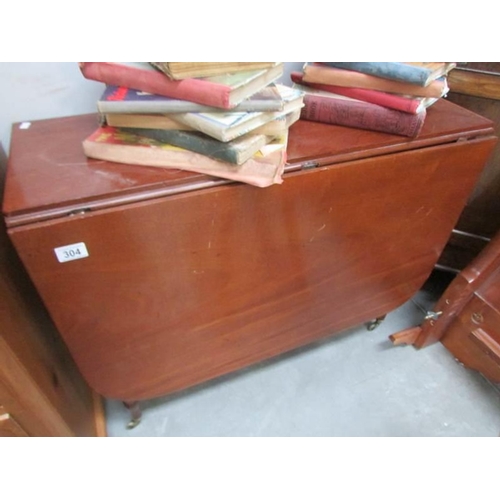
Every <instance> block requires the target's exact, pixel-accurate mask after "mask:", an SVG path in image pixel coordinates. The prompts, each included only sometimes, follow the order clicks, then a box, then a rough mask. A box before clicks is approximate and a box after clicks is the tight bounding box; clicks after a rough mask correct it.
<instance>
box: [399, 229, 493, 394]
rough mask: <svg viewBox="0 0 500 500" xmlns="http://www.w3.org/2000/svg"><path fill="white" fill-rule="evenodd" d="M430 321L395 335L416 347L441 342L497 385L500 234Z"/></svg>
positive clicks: (450, 289) (447, 293) (446, 294)
mask: <svg viewBox="0 0 500 500" xmlns="http://www.w3.org/2000/svg"><path fill="white" fill-rule="evenodd" d="M434 312H435V314H436V315H437V317H436V318H434V319H429V320H426V321H424V322H423V323H422V325H421V326H420V327H417V328H414V329H410V330H407V331H404V332H400V333H398V334H396V335H394V336H393V340H395V341H396V342H397V341H398V340H399V341H402V340H405V339H406V342H405V343H409V344H413V345H415V346H416V347H418V348H421V347H427V346H429V345H431V344H433V343H435V342H438V341H440V342H441V343H442V344H443V345H444V346H445V347H446V348H447V349H448V350H449V351H450V352H451V353H452V354H453V355H454V356H455V358H457V359H458V360H459V361H460V362H461V363H463V364H464V365H465V366H466V367H468V368H470V369H473V370H476V371H478V372H480V373H482V374H483V375H484V376H485V377H487V378H488V379H489V380H491V381H492V382H494V383H496V384H500V233H498V234H497V235H496V236H495V237H494V238H493V239H492V241H491V242H490V243H489V244H488V245H486V247H485V248H484V249H483V250H482V251H481V252H480V254H479V255H478V256H477V257H476V258H475V259H473V261H472V262H471V263H470V264H469V265H468V266H467V267H466V268H465V269H464V270H463V271H461V272H460V274H458V275H457V276H456V277H455V279H454V280H453V281H452V282H451V283H450V285H449V286H448V288H447V289H446V290H445V292H444V293H443V295H442V296H441V297H440V298H439V300H438V302H437V304H436V305H435V308H434Z"/></svg>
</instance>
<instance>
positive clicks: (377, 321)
mask: <svg viewBox="0 0 500 500" xmlns="http://www.w3.org/2000/svg"><path fill="white" fill-rule="evenodd" d="M384 319H385V315H384V316H380V317H379V318H375V319H373V320H371V321H369V322H368V323H366V329H367V330H368V331H369V332H371V331H373V330H375V328H377V327H378V326H380V324H381V323H382V321H384Z"/></svg>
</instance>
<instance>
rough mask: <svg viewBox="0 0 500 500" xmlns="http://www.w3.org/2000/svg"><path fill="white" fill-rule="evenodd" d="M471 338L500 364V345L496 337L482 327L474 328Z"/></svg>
mask: <svg viewBox="0 0 500 500" xmlns="http://www.w3.org/2000/svg"><path fill="white" fill-rule="evenodd" d="M470 338H471V340H473V341H474V343H475V344H476V345H477V346H478V347H479V348H480V349H481V350H482V351H483V352H484V353H485V354H487V355H488V356H489V357H490V358H491V359H492V361H494V362H495V363H496V364H497V365H499V366H500V345H499V344H498V342H497V341H496V340H495V339H493V338H492V337H491V336H490V335H488V334H487V333H486V332H485V331H484V330H483V329H482V328H477V329H476V330H472V332H471V333H470Z"/></svg>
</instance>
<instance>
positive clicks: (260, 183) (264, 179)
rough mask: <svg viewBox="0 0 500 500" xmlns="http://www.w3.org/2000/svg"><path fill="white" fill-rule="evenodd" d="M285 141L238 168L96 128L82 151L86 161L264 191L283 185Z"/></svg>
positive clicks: (284, 137)
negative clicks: (227, 182)
mask: <svg viewBox="0 0 500 500" xmlns="http://www.w3.org/2000/svg"><path fill="white" fill-rule="evenodd" d="M287 139H288V135H287V134H284V135H282V136H280V137H277V138H275V139H274V140H273V141H272V142H270V143H268V144H266V145H264V146H262V147H261V149H260V150H259V151H258V152H257V153H255V154H254V155H253V156H252V158H250V159H249V160H247V161H245V162H244V163H242V164H241V165H235V164H232V163H228V162H223V161H219V160H214V159H213V158H209V157H208V156H204V155H201V154H199V153H193V152H192V151H188V150H186V149H183V148H179V147H176V146H171V145H169V144H164V143H161V142H158V141H155V140H153V139H149V138H146V137H142V136H138V135H136V134H131V133H129V132H126V131H123V130H120V129H117V128H114V127H99V128H98V129H97V130H96V131H95V132H94V133H92V134H91V135H90V136H89V137H87V138H86V139H85V140H84V141H83V151H84V153H85V155H86V156H88V157H89V158H95V159H98V160H106V161H111V162H116V163H126V164H129V165H137V166H138V168H139V167H141V166H147V167H159V168H177V169H180V170H187V171H191V172H198V173H201V174H206V175H211V176H215V177H220V178H223V179H229V180H233V181H240V182H244V183H247V184H251V185H253V186H257V187H268V186H271V185H273V184H281V183H282V182H283V179H282V175H283V171H284V167H285V161H286V146H287Z"/></svg>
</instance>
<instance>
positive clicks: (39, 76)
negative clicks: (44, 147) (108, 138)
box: [0, 62, 304, 155]
mask: <svg viewBox="0 0 500 500" xmlns="http://www.w3.org/2000/svg"><path fill="white" fill-rule="evenodd" d="M303 64H304V63H301V62H296V63H293V62H292V63H285V75H284V77H283V78H282V79H281V81H282V83H285V84H290V83H291V82H290V80H289V77H288V75H289V74H290V71H292V70H299V69H300V68H301V67H302V65H303ZM103 90H104V85H103V84H101V83H98V82H92V81H89V80H86V79H85V78H84V77H83V76H82V74H81V73H80V70H79V69H78V65H77V63H76V62H73V63H71V62H69V63H39V62H37V63H0V143H1V144H0V145H1V146H3V150H4V152H5V154H6V155H8V152H9V145H10V133H11V127H12V124H13V123H17V122H21V121H32V120H40V119H44V118H55V117H59V116H71V115H77V114H84V113H93V112H95V111H96V109H97V108H96V101H97V99H98V98H99V96H100V95H101V94H102V92H103ZM0 149H1V148H0Z"/></svg>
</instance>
